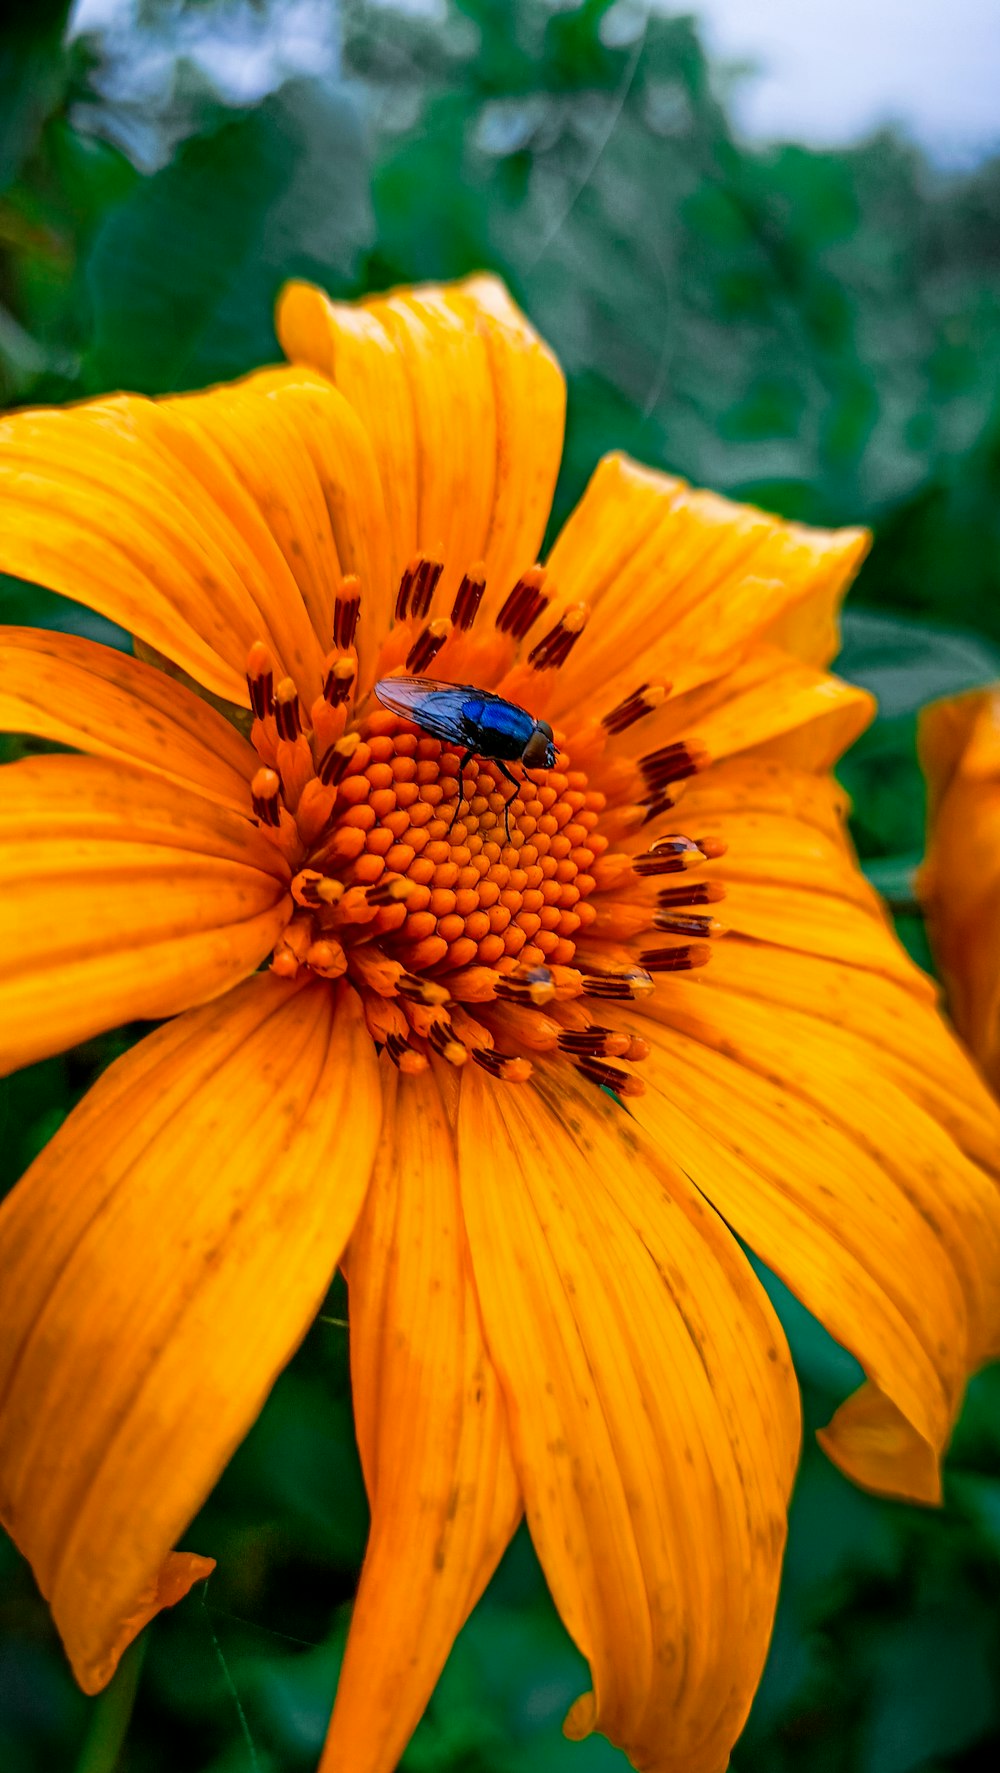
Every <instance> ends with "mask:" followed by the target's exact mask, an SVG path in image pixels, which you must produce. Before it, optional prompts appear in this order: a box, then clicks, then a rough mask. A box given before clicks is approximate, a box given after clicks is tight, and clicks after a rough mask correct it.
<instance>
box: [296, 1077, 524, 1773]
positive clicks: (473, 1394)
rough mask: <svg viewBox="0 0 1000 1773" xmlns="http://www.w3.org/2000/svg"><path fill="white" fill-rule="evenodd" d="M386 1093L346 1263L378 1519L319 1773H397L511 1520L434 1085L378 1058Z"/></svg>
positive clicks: (447, 1140)
mask: <svg viewBox="0 0 1000 1773" xmlns="http://www.w3.org/2000/svg"><path fill="white" fill-rule="evenodd" d="M440 1082H441V1084H442V1085H444V1086H446V1085H448V1084H449V1083H450V1082H451V1079H449V1078H448V1077H442V1078H441V1079H440ZM383 1093H384V1102H385V1128H384V1133H383V1137H382V1143H381V1145H380V1147H379V1151H378V1155H377V1157H376V1161H375V1169H374V1173H373V1176H372V1183H371V1188H370V1189H369V1193H368V1198H367V1201H366V1203H365V1208H364V1211H363V1213H362V1216H361V1219H360V1221H359V1224H358V1226H357V1229H356V1231H355V1233H354V1236H353V1238H352V1240H351V1247H350V1258H349V1270H348V1272H349V1277H350V1300H351V1363H352V1375H353V1393H354V1399H355V1416H356V1420H357V1432H358V1442H359V1445H360V1448H361V1457H362V1462H363V1464H364V1469H365V1477H366V1481H367V1484H368V1493H369V1497H370V1500H371V1510H372V1528H371V1537H370V1539H369V1542H368V1550H367V1552H366V1553H365V1562H364V1568H363V1570H362V1573H361V1586H360V1588H359V1589H358V1596H357V1600H356V1601H355V1604H354V1614H353V1618H352V1621H351V1630H350V1634H349V1636H348V1640H347V1649H346V1652H345V1655H344V1663H343V1668H342V1671H341V1678H340V1687H339V1690H338V1693H337V1703H336V1705H335V1707H334V1713H333V1721H332V1723H331V1725H330V1734H329V1737H328V1739H327V1744H326V1750H325V1753H324V1757H323V1761H322V1767H323V1768H324V1769H329V1773H335V1769H339V1768H342V1767H350V1769H351V1773H392V1769H393V1768H394V1767H395V1766H396V1765H397V1763H398V1761H399V1757H400V1755H401V1754H402V1752H403V1749H404V1748H405V1746H406V1743H407V1741H408V1739H409V1737H410V1734H411V1732H412V1730H413V1729H414V1727H415V1725H416V1723H417V1721H418V1719H419V1718H420V1715H421V1713H422V1712H423V1709H424V1707H425V1705H426V1703H427V1700H428V1698H429V1696H430V1693H431V1690H432V1688H433V1686H434V1683H435V1681H436V1680H437V1677H438V1675H439V1674H440V1672H441V1669H442V1667H443V1666H444V1663H445V1660H446V1658H447V1656H448V1653H449V1651H450V1649H451V1646H452V1644H453V1642H454V1640H455V1637H456V1636H457V1634H458V1631H459V1629H460V1627H461V1626H462V1625H463V1624H464V1622H465V1619H466V1617H467V1615H468V1614H469V1612H470V1611H471V1609H472V1607H473V1605H474V1604H475V1602H476V1600H477V1599H478V1598H479V1595H480V1593H481V1591H482V1589H483V1588H484V1587H485V1585H486V1583H487V1581H488V1580H489V1577H490V1576H491V1574H492V1572H493V1570H494V1568H495V1566H496V1564H497V1562H498V1560H499V1558H500V1555H501V1553H502V1552H503V1551H504V1549H505V1547H506V1545H507V1543H508V1541H509V1539H510V1537H511V1534H512V1533H513V1531H514V1528H515V1526H516V1525H517V1522H518V1519H519V1517H520V1513H521V1502H520V1495H519V1492H518V1488H517V1483H516V1480H515V1477H514V1470H513V1466H512V1463H511V1457H510V1449H509V1444H508V1430H507V1423H506V1417H505V1413H504V1408H503V1403H502V1400H501V1397H500V1388H499V1385H498V1383H497V1378H496V1374H495V1372H494V1370H493V1367H492V1365H491V1363H490V1361H489V1358H488V1356H487V1354H486V1350H485V1347H484V1345H483V1337H482V1330H481V1328H480V1323H479V1312H478V1306H477V1303H476V1298H475V1294H474V1292H473V1289H472V1284H471V1277H470V1275H469V1272H468V1267H467V1258H466V1251H465V1234H464V1230H463V1227H462V1223H461V1216H460V1209H459V1201H458V1179H457V1174H456V1163H455V1153H454V1135H453V1133H452V1130H451V1126H450V1125H449V1118H448V1115H447V1112H446V1109H445V1106H444V1103H443V1101H442V1098H441V1095H440V1094H439V1090H438V1083H437V1081H436V1080H435V1078H434V1076H433V1075H431V1074H430V1073H424V1074H423V1076H419V1077H400V1076H399V1074H398V1073H397V1072H396V1071H395V1070H394V1069H393V1068H392V1067H391V1066H390V1065H389V1063H388V1061H387V1060H383Z"/></svg>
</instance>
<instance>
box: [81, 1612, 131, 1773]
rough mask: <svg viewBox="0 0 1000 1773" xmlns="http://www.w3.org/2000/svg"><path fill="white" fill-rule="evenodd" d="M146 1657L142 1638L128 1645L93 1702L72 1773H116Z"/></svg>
mask: <svg viewBox="0 0 1000 1773" xmlns="http://www.w3.org/2000/svg"><path fill="white" fill-rule="evenodd" d="M145 1654H146V1639H145V1635H143V1636H141V1637H139V1638H137V1639H136V1641H135V1643H133V1644H130V1645H129V1648H128V1649H127V1650H126V1652H125V1654H124V1656H123V1657H122V1659H121V1662H120V1663H119V1665H118V1669H117V1671H116V1673H115V1676H114V1679H113V1680H112V1681H111V1684H110V1686H108V1687H107V1688H106V1689H105V1691H104V1692H103V1693H102V1694H101V1696H100V1698H99V1699H98V1700H96V1701H95V1704H94V1707H93V1709H92V1711H91V1714H90V1729H89V1730H88V1731H87V1736H86V1739H85V1741H84V1744H83V1748H82V1749H81V1751H80V1758H79V1760H78V1761H77V1763H76V1767H75V1768H74V1773H115V1768H116V1767H117V1766H118V1758H119V1756H120V1754H121V1751H122V1748H123V1747H124V1744H125V1737H126V1736H127V1734H128V1727H129V1724H130V1723H131V1721H132V1711H133V1707H134V1706H135V1699H136V1694H137V1692H138V1690H139V1675H140V1673H141V1672H142V1664H143V1659H144V1657H145Z"/></svg>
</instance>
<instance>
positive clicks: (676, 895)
mask: <svg viewBox="0 0 1000 1773" xmlns="http://www.w3.org/2000/svg"><path fill="white" fill-rule="evenodd" d="M725 896H726V889H725V887H724V886H723V885H722V882H721V881H719V880H692V881H689V882H688V884H687V886H678V887H665V888H664V889H663V891H662V892H660V893H657V895H656V903H657V904H658V905H662V906H663V907H664V909H666V907H667V906H668V905H717V904H718V902H719V900H720V899H724V898H725Z"/></svg>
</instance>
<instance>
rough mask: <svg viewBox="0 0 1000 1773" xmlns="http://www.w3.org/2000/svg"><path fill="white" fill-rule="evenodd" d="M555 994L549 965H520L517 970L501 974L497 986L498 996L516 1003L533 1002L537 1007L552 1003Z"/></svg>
mask: <svg viewBox="0 0 1000 1773" xmlns="http://www.w3.org/2000/svg"><path fill="white" fill-rule="evenodd" d="M555 994H556V988H555V985H554V984H553V980H552V974H551V972H550V971H549V969H548V967H519V968H518V969H517V971H516V972H513V973H505V974H501V976H500V978H499V980H498V982H497V986H496V995H497V997H504V998H509V999H510V1000H511V1001H512V1002H515V1003H533V1004H534V1005H535V1008H536V1009H541V1008H542V1006H543V1004H547V1003H551V1002H552V1000H553V998H554V997H555Z"/></svg>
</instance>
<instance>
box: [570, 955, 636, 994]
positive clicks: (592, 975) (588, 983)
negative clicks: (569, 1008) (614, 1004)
mask: <svg viewBox="0 0 1000 1773" xmlns="http://www.w3.org/2000/svg"><path fill="white" fill-rule="evenodd" d="M639 958H640V960H641V961H642V965H641V966H638V967H621V968H618V969H612V968H610V967H608V968H604V967H592V966H586V965H581V966H580V973H581V976H582V978H583V994H584V996H585V997H610V998H616V999H626V998H627V999H629V1000H631V1001H632V1002H635V1000H636V999H637V998H641V997H648V996H649V995H650V992H651V991H652V990H653V981H652V979H651V978H650V976H649V973H648V972H647V971H645V970H644V969H645V966H646V962H645V958H644V957H643V956H642V955H640V957H639Z"/></svg>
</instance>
